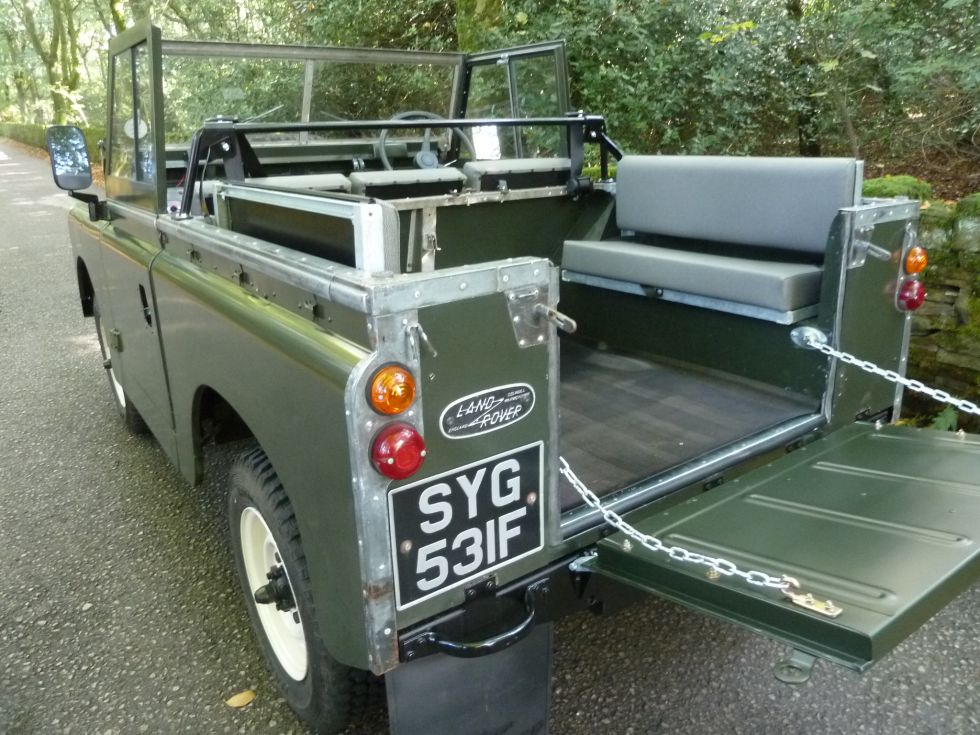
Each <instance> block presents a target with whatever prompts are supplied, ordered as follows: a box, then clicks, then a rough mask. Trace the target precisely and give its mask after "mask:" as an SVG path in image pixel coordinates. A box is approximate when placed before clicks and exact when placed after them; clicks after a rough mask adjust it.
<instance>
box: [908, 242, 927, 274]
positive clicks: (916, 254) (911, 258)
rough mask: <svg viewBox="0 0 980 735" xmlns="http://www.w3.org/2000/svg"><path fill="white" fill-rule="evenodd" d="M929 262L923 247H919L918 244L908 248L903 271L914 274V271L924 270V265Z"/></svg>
mask: <svg viewBox="0 0 980 735" xmlns="http://www.w3.org/2000/svg"><path fill="white" fill-rule="evenodd" d="M928 264H929V256H928V254H927V253H926V249H925V248H921V247H919V246H918V245H916V246H915V247H911V248H909V251H908V253H906V255H905V272H906V273H908V274H910V275H915V274H916V273H921V272H922V271H924V270H925V268H926V266H927V265H928Z"/></svg>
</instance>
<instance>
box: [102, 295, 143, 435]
mask: <svg viewBox="0 0 980 735" xmlns="http://www.w3.org/2000/svg"><path fill="white" fill-rule="evenodd" d="M92 316H94V317H95V334H96V336H97V337H98V338H99V351H100V352H101V353H102V363H103V365H109V367H107V368H105V374H106V378H108V380H109V395H110V397H111V398H112V405H114V406H115V407H116V412H117V413H118V414H119V417H120V418H121V419H122V420H123V424H125V426H126V428H127V429H128V430H129V433H130V434H133V435H134V436H140V435H142V434H149V433H150V428H149V427H148V426H147V425H146V422H145V421H144V420H143V417H142V416H140V412H139V411H137V410H136V408H135V407H134V406H133V404H132V402H130V400H129V396H127V395H126V391H124V390H123V387H122V384H121V383H120V382H119V381H118V380H117V379H116V373H115V370H114V369H113V368H112V367H111V365H112V363H111V356H110V353H109V344H108V341H109V338H108V333H107V331H106V329H105V323H104V322H103V321H102V313H101V312H100V311H99V302H98V301H97V300H96V298H95V296H93V297H92Z"/></svg>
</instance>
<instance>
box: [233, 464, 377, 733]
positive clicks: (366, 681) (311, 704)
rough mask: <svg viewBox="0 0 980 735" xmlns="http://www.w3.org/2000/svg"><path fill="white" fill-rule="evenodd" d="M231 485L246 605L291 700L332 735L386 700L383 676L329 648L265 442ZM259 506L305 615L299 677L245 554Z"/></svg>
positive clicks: (295, 527) (236, 473)
mask: <svg viewBox="0 0 980 735" xmlns="http://www.w3.org/2000/svg"><path fill="white" fill-rule="evenodd" d="M230 484H231V487H230V491H229V496H228V520H229V530H230V532H231V545H232V554H233V555H234V557H235V567H236V569H237V570H238V580H239V582H240V584H241V587H242V593H243V595H244V597H245V606H246V608H247V609H248V615H249V618H250V620H251V622H252V628H253V629H254V631H255V635H256V638H258V640H259V644H260V647H261V649H262V653H263V655H264V656H265V660H266V664H267V665H268V667H269V670H270V671H271V673H272V676H273V679H275V682H276V685H277V686H278V687H279V690H280V693H281V694H282V696H283V697H284V698H285V700H286V702H287V703H288V704H289V706H290V707H291V708H292V709H293V711H294V712H295V713H296V714H297V715H298V716H299V718H300V719H301V720H302V721H303V722H304V723H305V724H306V725H308V726H309V727H310V728H312V729H313V731H314V732H317V733H323V734H324V735H326V734H328V733H336V732H338V731H340V730H343V729H344V728H345V727H347V725H348V724H349V723H350V721H351V720H352V719H354V718H356V717H358V716H360V715H362V714H363V713H364V712H365V711H366V710H367V709H368V708H369V707H371V706H373V705H375V704H376V703H377V702H378V701H379V700H380V692H381V691H383V690H382V688H381V681H382V680H381V679H380V678H379V677H376V676H374V675H373V674H371V673H370V672H368V671H363V670H360V669H355V668H351V667H349V666H345V665H343V664H341V663H339V662H338V661H337V660H336V659H334V658H333V657H332V656H331V655H330V653H329V652H328V651H327V648H326V646H325V645H324V643H323V638H322V636H321V634H320V628H319V625H318V623H317V618H316V610H315V607H314V604H313V594H312V591H311V586H310V575H309V570H308V568H307V565H306V557H305V555H304V553H303V546H302V543H301V539H300V534H299V527H298V525H297V523H296V517H295V515H294V513H293V509H292V505H291V503H290V502H289V498H287V497H286V493H285V491H284V490H283V486H282V483H281V482H280V481H279V478H278V476H277V475H276V472H275V470H274V469H273V467H272V463H271V462H270V461H269V459H268V458H267V457H266V455H265V452H264V451H262V449H261V448H258V447H255V448H252V449H249V450H246V451H245V452H243V453H242V454H241V455H240V456H239V457H238V459H237V460H236V461H235V463H234V464H233V465H232V468H231V483H230ZM255 512H257V513H258V515H259V516H261V519H262V521H264V524H265V528H266V530H267V531H268V532H269V533H270V534H271V537H272V541H273V542H274V547H275V552H276V553H277V554H278V556H277V557H276V558H278V559H281V563H282V566H283V567H285V572H286V577H287V579H288V582H289V587H290V588H291V591H292V596H293V600H294V601H295V605H296V607H295V610H296V612H297V613H298V614H299V618H300V621H301V623H300V625H301V627H302V636H303V638H304V639H305V647H306V657H305V658H306V667H305V674H304V675H303V676H302V677H301V678H298V679H297V678H296V676H297V675H298V673H299V672H298V671H297V669H301V667H298V666H297V662H296V660H295V656H294V657H293V658H290V657H289V656H288V655H287V656H284V657H282V658H281V656H280V654H279V653H277V650H276V647H275V645H274V644H273V642H272V640H270V631H271V635H272V637H273V638H274V639H277V640H280V639H279V637H278V636H277V630H276V626H277V625H281V624H282V623H277V622H272V623H271V627H269V628H268V629H267V625H270V623H269V622H268V621H269V618H268V617H267V618H266V620H267V622H266V623H263V620H262V615H261V614H260V612H259V603H256V601H255V596H254V592H255V590H256V589H257V588H258V586H261V580H258V581H257V580H256V579H255V574H254V568H253V577H252V579H250V578H249V573H248V571H247V562H246V560H245V556H246V554H248V553H254V552H249V551H247V550H244V549H243V534H244V535H245V536H246V540H245V542H244V543H246V544H252V543H254V541H250V540H249V539H250V538H251V535H250V534H251V533H252V532H254V529H255V524H256V519H255V517H254V515H251V514H252V513H255ZM246 516H247V519H246V520H245V521H244V523H243V517H246ZM250 529H251V530H250ZM253 558H254V557H253ZM263 607H264V608H267V609H268V610H269V611H270V612H272V611H274V608H275V605H273V604H268V603H267V604H265V605H263ZM273 614H274V613H273ZM294 620H295V619H294ZM297 622H299V621H297ZM280 646H281V640H280ZM280 650H282V649H281V647H280ZM288 669H291V670H292V671H293V673H292V674H291V673H290V672H289V670H288Z"/></svg>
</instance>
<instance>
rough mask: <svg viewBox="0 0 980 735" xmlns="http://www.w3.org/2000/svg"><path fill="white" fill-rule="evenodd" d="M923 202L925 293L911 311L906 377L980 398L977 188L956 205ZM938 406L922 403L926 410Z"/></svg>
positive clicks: (979, 215) (979, 213) (979, 195)
mask: <svg viewBox="0 0 980 735" xmlns="http://www.w3.org/2000/svg"><path fill="white" fill-rule="evenodd" d="M923 207H924V208H923V210H922V217H921V220H920V233H921V240H922V244H923V245H924V246H925V247H926V248H927V249H928V252H929V265H928V267H927V268H926V271H925V276H924V280H925V284H926V291H927V296H926V301H925V304H924V305H923V306H922V308H921V309H919V310H918V311H917V312H915V314H914V315H913V317H912V342H911V346H910V350H909V370H908V372H909V377H912V378H917V379H918V380H921V381H923V382H924V383H926V384H927V385H933V386H937V387H939V388H942V389H944V390H947V391H949V392H950V393H953V394H954V395H957V396H959V397H962V398H966V399H968V400H970V401H973V402H974V403H980V193H976V194H971V195H969V196H967V197H964V198H963V199H962V200H960V202H958V203H956V204H955V205H953V204H950V203H947V202H929V203H927V204H924V205H923ZM906 396H908V397H909V398H910V399H911V401H910V405H912V406H914V407H917V406H918V405H919V402H917V401H915V399H914V398H912V396H911V395H910V394H909V392H906ZM939 408H940V406H939V405H938V404H932V407H931V408H927V407H926V406H922V409H923V410H925V411H930V412H936V411H938V410H939ZM961 417H962V418H964V419H965V418H966V417H963V416H962V415H961ZM975 421H976V419H974V420H973V422H975ZM973 422H965V423H973Z"/></svg>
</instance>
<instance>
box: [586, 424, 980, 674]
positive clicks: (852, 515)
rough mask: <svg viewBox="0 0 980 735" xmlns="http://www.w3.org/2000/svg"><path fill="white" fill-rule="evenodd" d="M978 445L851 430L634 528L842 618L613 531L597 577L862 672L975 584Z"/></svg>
mask: <svg viewBox="0 0 980 735" xmlns="http://www.w3.org/2000/svg"><path fill="white" fill-rule="evenodd" d="M978 465H980V441H978V440H977V439H975V438H971V439H960V438H956V437H954V436H952V435H950V434H948V433H944V432H935V431H928V430H916V429H908V428H903V427H896V426H885V427H883V428H881V429H880V430H876V429H875V428H874V427H871V426H869V425H865V424H854V425H851V426H849V427H847V428H844V429H841V430H840V431H837V432H835V433H834V434H832V435H830V436H828V437H826V438H824V439H821V440H819V441H817V442H814V443H813V444H810V445H809V446H807V447H804V448H802V449H800V450H798V451H796V452H794V453H793V454H791V455H788V456H786V457H784V458H782V459H779V460H777V461H775V462H772V463H771V464H769V465H768V466H767V467H765V468H762V469H760V470H757V471H755V472H753V473H750V474H748V475H746V476H743V477H742V478H740V479H736V480H734V481H732V482H731V483H728V484H726V485H723V486H721V487H720V488H718V489H717V490H713V491H711V492H709V493H707V494H704V495H702V496H700V497H695V498H692V499H690V500H688V501H687V502H686V503H683V504H681V505H679V506H676V507H674V508H672V509H670V510H667V511H664V512H661V513H653V514H650V515H648V516H647V517H645V518H643V519H642V520H641V521H638V522H637V523H636V525H637V527H638V528H639V529H640V530H641V531H642V532H644V533H648V534H651V535H655V536H657V537H658V538H660V539H661V540H662V541H663V542H664V543H666V544H668V545H674V544H676V545H680V546H683V547H685V548H687V549H689V550H691V551H695V552H700V553H702V554H708V555H711V556H720V557H723V558H726V559H728V560H731V561H734V562H735V563H736V564H738V566H739V567H740V568H741V569H742V570H744V571H747V570H749V569H754V570H759V571H763V572H766V573H767V574H771V575H775V576H779V575H783V574H785V575H789V576H791V577H794V578H796V579H798V580H799V582H800V588H801V590H802V591H803V592H809V593H812V594H813V595H814V597H816V598H817V599H819V600H826V599H831V600H832V601H833V602H834V604H835V605H837V606H839V607H841V608H843V612H842V613H841V615H840V616H839V617H838V618H836V619H831V618H828V617H824V616H821V615H818V614H816V613H813V612H810V611H807V610H803V609H802V608H800V607H797V606H796V605H794V604H792V603H791V602H789V601H788V600H786V599H785V598H784V597H783V596H782V595H781V594H780V593H779V592H778V591H777V590H772V589H765V588H761V587H755V586H751V585H749V584H747V583H746V582H744V581H743V580H742V579H740V578H738V577H724V576H718V577H717V578H712V575H709V574H708V571H709V570H708V568H707V567H705V566H699V565H694V564H690V563H685V562H680V561H673V560H671V559H670V558H669V557H667V556H666V555H665V554H655V553H653V552H649V551H647V550H646V549H644V548H643V547H641V546H640V545H639V544H637V543H635V542H630V544H629V546H628V547H627V546H625V545H624V544H625V543H626V541H627V539H626V536H625V535H624V534H622V533H617V534H614V535H613V536H610V537H609V538H608V539H606V540H604V541H602V542H600V543H599V556H598V558H597V560H596V562H595V563H594V564H593V565H592V568H593V570H594V571H597V572H600V573H602V574H608V575H610V576H612V577H614V578H616V579H619V580H621V581H623V582H625V583H627V584H631V585H636V586H639V587H641V588H643V589H646V590H648V591H650V592H654V593H656V594H659V595H662V596H664V597H667V598H669V599H673V600H675V601H678V602H680V603H682V604H685V605H688V606H690V607H694V608H696V609H698V610H701V611H703V612H707V613H709V614H712V615H715V616H717V617H720V618H723V619H725V620H729V621H732V622H736V623H740V624H742V625H746V626H748V627H750V628H751V629H753V630H756V631H758V632H762V633H765V634H767V635H770V636H772V637H774V638H777V639H779V640H782V641H784V642H786V643H788V644H789V645H791V646H793V647H795V648H799V649H802V650H805V651H808V652H810V653H812V654H814V655H817V656H822V657H824V658H828V659H830V660H833V661H835V662H837V663H840V664H843V665H845V666H849V667H851V668H856V669H859V670H863V669H864V668H866V667H867V666H869V665H870V664H871V663H873V662H874V661H877V660H878V659H880V658H881V657H882V656H883V655H884V654H885V653H887V652H888V651H889V650H891V649H892V648H894V647H895V646H896V645H897V644H898V643H900V642H901V641H902V640H904V639H905V638H906V637H907V636H908V635H910V634H911V633H912V632H913V631H915V630H916V629H917V628H918V627H919V626H920V625H922V623H924V622H925V621H926V620H928V619H929V617H931V616H932V615H933V614H935V613H936V612H937V611H938V610H940V609H941V608H942V607H943V606H944V605H945V604H946V603H947V602H949V600H951V599H952V598H953V597H954V596H955V595H956V594H957V593H958V592H960V591H962V590H963V589H965V588H966V587H968V586H969V585H970V584H971V583H972V582H973V581H975V580H976V578H977V575H978V573H980V538H978V536H977V529H978V528H980V476H978V474H977V472H976V470H977V466H978Z"/></svg>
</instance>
